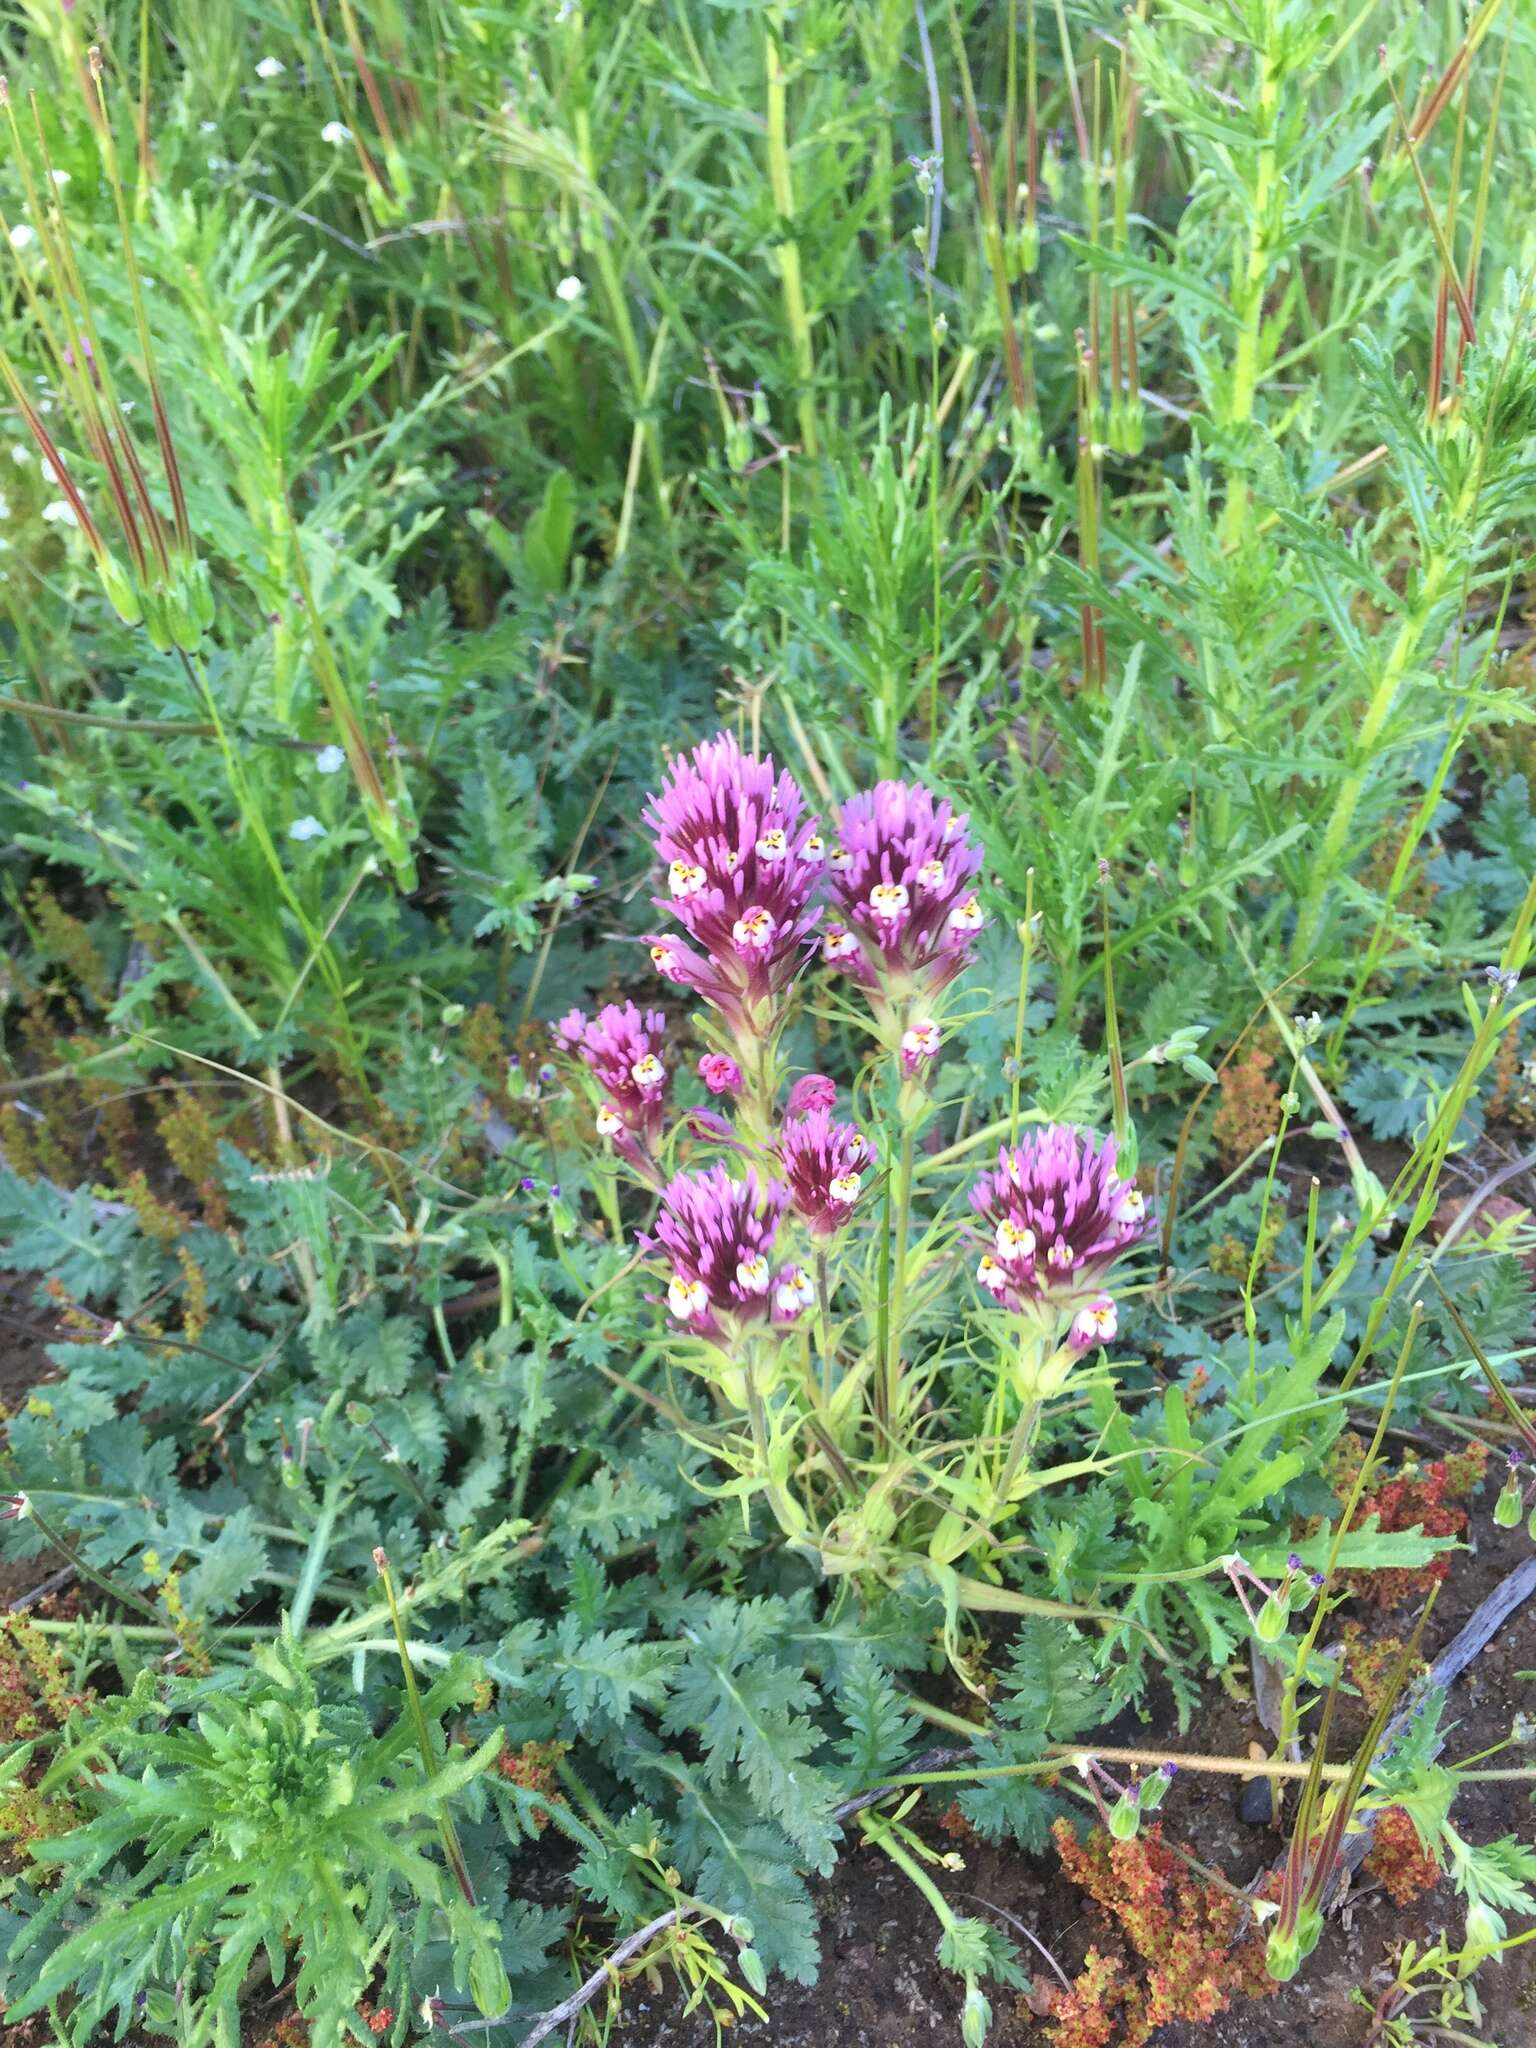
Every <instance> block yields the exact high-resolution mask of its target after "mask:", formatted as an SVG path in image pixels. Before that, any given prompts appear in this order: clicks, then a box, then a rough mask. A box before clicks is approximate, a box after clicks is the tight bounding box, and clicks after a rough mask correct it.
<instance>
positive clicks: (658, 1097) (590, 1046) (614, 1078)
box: [553, 1003, 671, 1157]
mask: <svg viewBox="0 0 1536 2048" xmlns="http://www.w3.org/2000/svg"><path fill="white" fill-rule="evenodd" d="M553 1031H554V1037H555V1041H556V1043H557V1044H558V1045H559V1046H561V1047H562V1048H563V1050H564V1051H566V1052H568V1053H570V1054H572V1055H573V1056H574V1057H575V1058H577V1059H579V1060H580V1061H581V1062H582V1063H583V1065H585V1066H587V1067H590V1068H591V1070H592V1072H593V1074H594V1075H595V1076H596V1077H597V1083H598V1086H599V1087H600V1088H601V1090H602V1094H603V1099H602V1101H601V1102H600V1103H599V1105H598V1109H597V1119H596V1122H597V1129H598V1132H599V1134H600V1136H602V1137H605V1138H610V1139H612V1140H613V1142H614V1144H615V1146H616V1147H617V1148H618V1149H619V1150H620V1151H623V1152H625V1153H627V1154H629V1155H630V1156H631V1157H633V1156H635V1155H636V1154H637V1153H643V1154H647V1155H648V1154H650V1153H653V1152H654V1151H655V1149H656V1146H657V1144H658V1143H659V1141H660V1138H661V1133H662V1128H663V1125H664V1123H665V1119H666V1101H667V1089H668V1086H669V1083H670V1080H671V1076H670V1075H669V1074H668V1072H667V1066H666V1062H665V1061H664V1060H663V1058H662V1056H661V1050H660V1048H661V1047H662V1046H663V1045H664V1044H665V1043H666V1031H667V1020H666V1016H665V1014H664V1012H662V1011H661V1010H640V1009H637V1008H636V1007H635V1005H634V1004H633V1003H608V1004H606V1005H605V1006H604V1007H603V1008H602V1009H601V1010H599V1011H598V1013H597V1015H596V1016H595V1017H589V1016H588V1015H587V1014H586V1012H585V1011H584V1010H569V1011H567V1012H566V1014H565V1016H563V1017H562V1018H561V1019H560V1021H559V1022H558V1023H557V1024H556V1025H554V1026H553Z"/></svg>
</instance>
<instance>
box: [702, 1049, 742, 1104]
mask: <svg viewBox="0 0 1536 2048" xmlns="http://www.w3.org/2000/svg"><path fill="white" fill-rule="evenodd" d="M699 1079H700V1080H701V1081H702V1082H703V1083H704V1086H705V1087H706V1088H707V1089H708V1090H709V1092H710V1094H711V1095H739V1094H740V1093H741V1068H740V1067H739V1066H737V1064H736V1062H735V1061H734V1060H733V1059H732V1058H731V1057H730V1055H729V1054H728V1053H723V1052H707V1053H705V1055H704V1057H703V1059H701V1060H700V1061H699Z"/></svg>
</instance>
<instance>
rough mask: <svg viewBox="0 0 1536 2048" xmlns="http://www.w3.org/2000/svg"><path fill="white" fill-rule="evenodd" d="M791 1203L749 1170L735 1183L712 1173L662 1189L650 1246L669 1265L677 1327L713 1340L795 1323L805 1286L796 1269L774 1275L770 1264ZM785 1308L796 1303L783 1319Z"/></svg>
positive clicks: (719, 1171)
mask: <svg viewBox="0 0 1536 2048" xmlns="http://www.w3.org/2000/svg"><path fill="white" fill-rule="evenodd" d="M788 1199H789V1197H788V1191H787V1190H786V1189H785V1187H784V1185H783V1183H782V1182H780V1181H769V1182H767V1183H764V1182H761V1181H759V1179H758V1177H757V1175H756V1173H755V1172H754V1171H753V1170H752V1169H751V1168H750V1167H749V1168H748V1169H747V1171H746V1174H745V1175H744V1177H743V1178H742V1179H740V1180H736V1179H734V1178H733V1177H732V1176H731V1174H730V1173H728V1172H727V1171H726V1169H725V1167H723V1166H712V1167H710V1168H708V1169H707V1171H705V1172H703V1173H680V1174H678V1175H677V1177H676V1178H675V1179H674V1180H671V1181H669V1182H668V1183H667V1186H666V1187H665V1189H664V1190H663V1191H662V1197H661V1213H660V1215H659V1216H658V1217H657V1219H656V1236H655V1239H654V1240H652V1241H650V1242H652V1243H654V1244H658V1245H659V1246H660V1247H661V1249H662V1250H663V1251H664V1252H665V1253H666V1255H667V1257H668V1259H669V1260H670V1261H671V1275H670V1278H669V1280H668V1283H667V1307H668V1308H669V1309H670V1311H671V1313H672V1315H673V1317H674V1319H675V1320H676V1321H677V1322H679V1323H682V1324H684V1325H685V1326H686V1327H687V1328H688V1329H689V1330H691V1331H693V1332H694V1334H695V1335H697V1336H701V1337H714V1338H718V1337H722V1336H726V1335H729V1334H732V1333H734V1332H735V1331H736V1330H739V1329H740V1328H741V1327H743V1326H744V1325H747V1324H751V1323H756V1322H765V1321H768V1320H777V1321H783V1320H786V1319H792V1317H793V1315H798V1313H799V1308H800V1306H803V1305H804V1303H803V1302H799V1296H800V1295H801V1294H802V1293H803V1294H804V1295H805V1298H806V1300H809V1298H810V1289H809V1284H808V1283H807V1282H806V1281H805V1279H804V1276H803V1275H802V1274H801V1272H800V1269H799V1268H798V1267H797V1266H783V1267H780V1268H779V1269H778V1270H777V1271H775V1269H774V1264H773V1248H774V1239H775V1237H776V1236H777V1234H778V1228H779V1223H780V1220H781V1219H782V1217H783V1214H784V1210H785V1206H786V1204H787V1202H788ZM781 1296H783V1297H784V1300H783V1301H781V1299H780V1297H781ZM786 1302H797V1303H799V1305H797V1306H794V1307H793V1308H792V1309H791V1310H790V1312H789V1317H788V1318H786V1311H785V1303H786Z"/></svg>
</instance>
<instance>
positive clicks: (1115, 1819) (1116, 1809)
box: [1109, 1792, 1141, 1842]
mask: <svg viewBox="0 0 1536 2048" xmlns="http://www.w3.org/2000/svg"><path fill="white" fill-rule="evenodd" d="M1140 1826H1141V1807H1140V1804H1139V1803H1138V1801H1137V1800H1136V1799H1135V1798H1134V1797H1133V1795H1132V1794H1131V1793H1129V1792H1122V1793H1121V1795H1120V1797H1119V1798H1118V1799H1117V1800H1116V1801H1115V1803H1114V1805H1113V1806H1112V1807H1111V1808H1110V1809H1109V1832H1110V1833H1111V1834H1112V1835H1113V1836H1114V1838H1115V1840H1116V1841H1117V1842H1129V1841H1131V1840H1133V1839H1134V1837H1135V1834H1136V1831H1137V1829H1138V1828H1139V1827H1140Z"/></svg>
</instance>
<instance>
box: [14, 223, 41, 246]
mask: <svg viewBox="0 0 1536 2048" xmlns="http://www.w3.org/2000/svg"><path fill="white" fill-rule="evenodd" d="M36 240H37V230H36V228H33V227H28V225H27V223H26V222H25V221H24V220H19V221H17V223H16V225H15V227H13V228H12V229H11V247H12V248H13V249H30V248H31V246H32V244H33V243H34V242H35V241H36Z"/></svg>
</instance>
